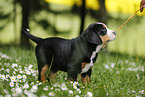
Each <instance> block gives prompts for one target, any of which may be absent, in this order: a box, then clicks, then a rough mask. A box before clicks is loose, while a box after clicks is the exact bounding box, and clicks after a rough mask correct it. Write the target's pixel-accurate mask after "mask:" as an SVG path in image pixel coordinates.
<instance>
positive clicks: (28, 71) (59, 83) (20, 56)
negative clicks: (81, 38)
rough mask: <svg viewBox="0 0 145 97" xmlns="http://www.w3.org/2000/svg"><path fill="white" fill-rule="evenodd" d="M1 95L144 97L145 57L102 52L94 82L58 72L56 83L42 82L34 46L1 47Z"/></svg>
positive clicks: (32, 96) (94, 67)
mask: <svg viewBox="0 0 145 97" xmlns="http://www.w3.org/2000/svg"><path fill="white" fill-rule="evenodd" d="M0 52H1V53H0V97H1V96H7V97H10V95H11V96H18V97H19V96H23V97H27V96H30V97H36V96H37V97H45V96H55V97H60V96H61V97H67V96H71V97H86V96H87V97H91V96H93V97H117V96H118V97H124V96H126V97H136V96H137V97H144V96H145V80H144V77H145V72H144V70H145V66H144V65H145V60H144V59H142V58H139V57H131V56H127V55H119V54H110V53H104V52H100V54H99V57H98V59H97V61H96V64H94V66H93V72H92V76H91V83H90V84H86V85H83V84H82V83H81V81H80V76H79V81H78V82H69V81H67V74H66V73H64V72H61V71H60V72H58V74H57V77H56V82H55V83H51V84H50V83H48V82H45V83H43V84H42V83H41V82H39V81H38V80H37V78H38V71H37V63H36V58H35V55H34V50H33V49H31V50H27V49H24V48H20V47H1V48H0Z"/></svg>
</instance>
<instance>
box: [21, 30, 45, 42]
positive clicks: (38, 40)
mask: <svg viewBox="0 0 145 97" xmlns="http://www.w3.org/2000/svg"><path fill="white" fill-rule="evenodd" d="M28 31H29V29H26V30H24V29H23V33H24V34H25V35H26V36H27V37H28V38H29V39H31V40H32V41H34V42H35V43H37V44H38V43H39V42H40V41H41V40H43V39H42V38H39V37H36V36H34V35H32V34H30V33H29V32H28Z"/></svg>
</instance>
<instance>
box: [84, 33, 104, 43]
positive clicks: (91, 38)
mask: <svg viewBox="0 0 145 97" xmlns="http://www.w3.org/2000/svg"><path fill="white" fill-rule="evenodd" d="M86 39H87V41H88V42H89V43H93V44H96V45H101V44H102V39H101V38H100V36H99V35H98V34H97V33H95V32H94V31H93V30H91V31H89V33H87V35H86Z"/></svg>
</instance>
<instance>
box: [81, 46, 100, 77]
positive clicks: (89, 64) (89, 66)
mask: <svg viewBox="0 0 145 97" xmlns="http://www.w3.org/2000/svg"><path fill="white" fill-rule="evenodd" d="M102 46H103V45H99V46H97V47H96V50H95V51H93V53H92V56H91V58H90V63H88V64H86V65H85V67H84V68H83V69H82V72H81V74H82V73H86V72H87V71H88V70H89V69H90V68H91V67H92V66H93V64H94V63H93V59H94V58H95V57H96V53H98V52H99V51H100V49H101V48H102Z"/></svg>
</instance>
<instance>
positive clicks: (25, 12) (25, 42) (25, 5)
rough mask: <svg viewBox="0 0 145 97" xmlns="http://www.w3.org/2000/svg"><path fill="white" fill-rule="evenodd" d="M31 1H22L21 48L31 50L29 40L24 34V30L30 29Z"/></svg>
mask: <svg viewBox="0 0 145 97" xmlns="http://www.w3.org/2000/svg"><path fill="white" fill-rule="evenodd" d="M29 14H30V13H29V0H23V1H22V27H21V46H25V47H27V48H30V47H31V45H30V42H29V39H28V38H27V37H26V36H25V35H24V34H23V29H26V28H29Z"/></svg>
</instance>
